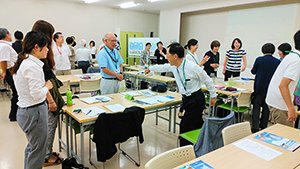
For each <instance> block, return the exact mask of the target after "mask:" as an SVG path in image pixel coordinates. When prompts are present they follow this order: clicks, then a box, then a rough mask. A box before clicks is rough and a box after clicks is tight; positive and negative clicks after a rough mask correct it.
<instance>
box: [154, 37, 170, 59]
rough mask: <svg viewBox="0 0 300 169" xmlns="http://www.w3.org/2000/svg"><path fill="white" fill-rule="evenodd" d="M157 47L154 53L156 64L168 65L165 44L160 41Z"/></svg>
mask: <svg viewBox="0 0 300 169" xmlns="http://www.w3.org/2000/svg"><path fill="white" fill-rule="evenodd" d="M156 45H157V49H156V50H155V53H154V56H156V63H157V64H159V65H160V64H165V63H168V60H167V59H166V53H167V50H166V49H165V48H164V47H163V43H162V42H161V41H159V42H157V44H156Z"/></svg>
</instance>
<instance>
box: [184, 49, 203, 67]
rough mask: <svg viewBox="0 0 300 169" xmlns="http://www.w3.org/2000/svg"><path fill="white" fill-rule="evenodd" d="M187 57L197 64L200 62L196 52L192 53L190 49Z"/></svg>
mask: <svg viewBox="0 0 300 169" xmlns="http://www.w3.org/2000/svg"><path fill="white" fill-rule="evenodd" d="M185 58H186V59H187V60H189V61H192V62H194V63H196V64H197V65H198V64H199V63H200V62H199V59H198V56H197V54H196V53H194V54H192V53H191V52H190V51H188V53H187V54H186V55H185Z"/></svg>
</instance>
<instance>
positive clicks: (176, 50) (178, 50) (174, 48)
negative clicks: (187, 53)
mask: <svg viewBox="0 0 300 169" xmlns="http://www.w3.org/2000/svg"><path fill="white" fill-rule="evenodd" d="M168 48H170V49H169V53H170V54H171V55H174V54H177V56H178V57H179V58H183V57H184V48H183V47H182V46H181V45H180V44H179V43H172V44H170V45H169V46H168Z"/></svg>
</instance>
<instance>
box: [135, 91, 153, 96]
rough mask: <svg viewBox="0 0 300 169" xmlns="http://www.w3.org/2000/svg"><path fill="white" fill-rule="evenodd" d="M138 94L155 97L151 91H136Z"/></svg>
mask: <svg viewBox="0 0 300 169" xmlns="http://www.w3.org/2000/svg"><path fill="white" fill-rule="evenodd" d="M138 92H139V93H141V94H142V95H144V96H155V95H157V94H156V93H153V92H151V91H138Z"/></svg>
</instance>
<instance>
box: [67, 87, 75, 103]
mask: <svg viewBox="0 0 300 169" xmlns="http://www.w3.org/2000/svg"><path fill="white" fill-rule="evenodd" d="M66 95H67V105H68V106H71V105H72V104H73V102H72V92H71V89H70V88H69V89H68V91H67V93H66Z"/></svg>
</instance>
